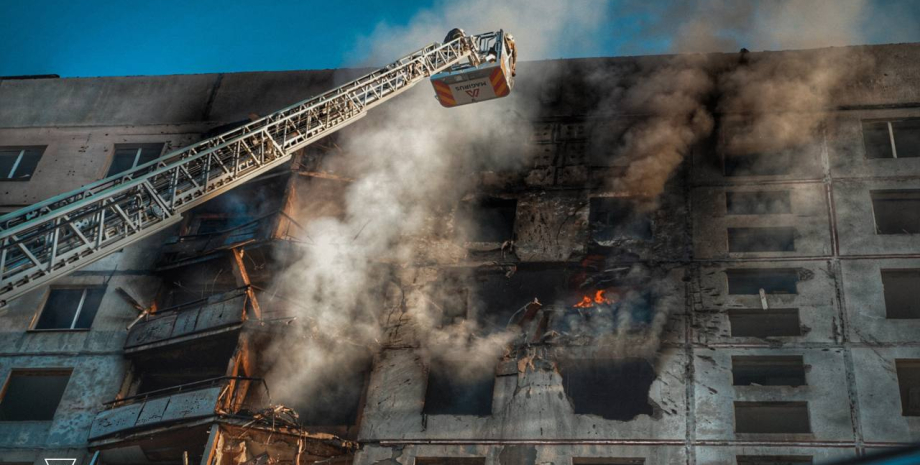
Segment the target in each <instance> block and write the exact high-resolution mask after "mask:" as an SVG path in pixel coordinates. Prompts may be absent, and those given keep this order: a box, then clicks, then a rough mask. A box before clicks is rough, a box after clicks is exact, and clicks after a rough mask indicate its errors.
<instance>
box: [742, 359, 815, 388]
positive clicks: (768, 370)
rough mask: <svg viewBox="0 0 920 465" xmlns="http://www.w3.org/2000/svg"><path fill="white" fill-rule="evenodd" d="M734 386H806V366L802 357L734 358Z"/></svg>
mask: <svg viewBox="0 0 920 465" xmlns="http://www.w3.org/2000/svg"><path fill="white" fill-rule="evenodd" d="M732 381H733V382H732V384H733V385H735V386H793V387H798V386H805V385H807V384H808V383H807V382H806V380H805V365H804V364H803V362H802V356H801V355H790V356H759V355H758V356H737V355H735V356H732Z"/></svg>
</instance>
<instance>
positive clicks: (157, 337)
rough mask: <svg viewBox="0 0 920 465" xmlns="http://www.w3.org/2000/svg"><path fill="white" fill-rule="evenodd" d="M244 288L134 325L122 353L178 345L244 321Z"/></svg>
mask: <svg viewBox="0 0 920 465" xmlns="http://www.w3.org/2000/svg"><path fill="white" fill-rule="evenodd" d="M246 291H247V288H246V287H241V288H238V289H234V290H232V291H229V292H224V293H222V294H216V295H213V296H210V297H207V298H203V299H199V300H195V301H192V302H187V303H184V304H182V305H178V306H175V307H171V308H166V309H163V310H160V311H158V312H156V314H154V315H152V316H150V317H149V318H147V319H146V320H142V321H140V322H138V323H137V324H136V325H134V326H133V327H132V328H131V330H130V331H129V332H128V337H127V339H126V340H125V350H126V351H127V350H132V349H133V350H137V349H139V348H141V347H142V346H145V345H149V344H156V343H161V342H167V341H174V342H178V341H181V340H185V339H187V338H188V337H190V336H194V335H196V334H201V333H204V332H208V331H212V330H217V329H220V328H225V327H229V326H232V325H237V324H240V323H242V322H243V321H245V319H246V308H247V306H248V305H249V301H248V296H247V293H246Z"/></svg>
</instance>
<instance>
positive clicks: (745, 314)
mask: <svg viewBox="0 0 920 465" xmlns="http://www.w3.org/2000/svg"><path fill="white" fill-rule="evenodd" d="M728 321H729V324H730V325H731V337H795V336H801V335H802V326H801V324H800V323H799V309H797V308H771V309H767V310H762V309H731V310H729V311H728Z"/></svg>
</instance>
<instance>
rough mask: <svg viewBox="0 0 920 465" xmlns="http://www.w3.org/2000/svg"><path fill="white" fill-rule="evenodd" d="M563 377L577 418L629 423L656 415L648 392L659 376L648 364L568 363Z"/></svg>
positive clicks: (564, 364)
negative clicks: (634, 419) (645, 416)
mask: <svg viewBox="0 0 920 465" xmlns="http://www.w3.org/2000/svg"><path fill="white" fill-rule="evenodd" d="M560 373H561V374H562V386H563V389H564V390H565V393H566V395H567V396H568V397H569V399H571V402H572V407H573V409H574V411H575V414H580V415H598V416H600V417H602V418H606V419H608V420H620V421H629V420H632V419H633V418H635V417H637V416H639V415H651V414H652V413H653V411H652V406H651V405H650V404H649V401H648V392H649V389H651V387H652V382H654V381H655V378H656V375H655V370H654V369H653V368H652V365H651V364H650V363H648V362H647V361H645V360H641V359H627V360H611V359H596V360H595V359H590V360H586V359H583V360H575V359H572V360H565V361H562V362H561V363H560Z"/></svg>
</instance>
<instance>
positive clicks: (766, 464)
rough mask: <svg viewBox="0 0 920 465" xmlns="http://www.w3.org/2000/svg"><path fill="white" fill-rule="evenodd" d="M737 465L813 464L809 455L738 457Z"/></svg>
mask: <svg viewBox="0 0 920 465" xmlns="http://www.w3.org/2000/svg"><path fill="white" fill-rule="evenodd" d="M736 459H737V460H738V465H801V464H804V463H814V461H813V459H812V457H811V456H810V455H739V456H737V457H736Z"/></svg>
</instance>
